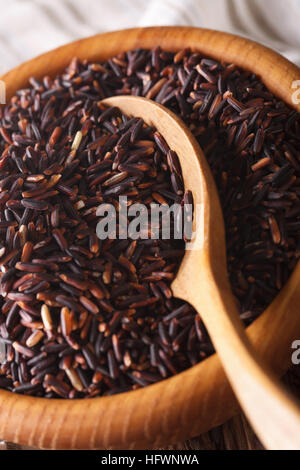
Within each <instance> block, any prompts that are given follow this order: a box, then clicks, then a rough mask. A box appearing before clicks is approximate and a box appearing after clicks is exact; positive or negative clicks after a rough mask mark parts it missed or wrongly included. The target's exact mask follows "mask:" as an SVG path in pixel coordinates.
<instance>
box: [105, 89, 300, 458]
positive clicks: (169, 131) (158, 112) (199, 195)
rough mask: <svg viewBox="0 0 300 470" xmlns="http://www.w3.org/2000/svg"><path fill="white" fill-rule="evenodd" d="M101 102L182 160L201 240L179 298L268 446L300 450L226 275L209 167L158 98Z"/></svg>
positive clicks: (297, 421)
mask: <svg viewBox="0 0 300 470" xmlns="http://www.w3.org/2000/svg"><path fill="white" fill-rule="evenodd" d="M102 103H104V104H106V105H109V106H116V107H118V108H119V109H120V110H121V111H122V113H124V114H126V115H129V116H130V117H131V116H134V117H139V118H142V119H143V120H144V121H145V122H146V124H148V125H151V126H153V127H155V128H156V129H157V130H158V131H159V132H160V133H161V134H162V135H163V137H164V139H165V140H166V142H167V143H168V145H169V147H170V148H171V149H172V150H174V151H175V152H176V153H177V155H178V158H179V161H180V164H181V167H182V173H183V179H184V185H185V190H190V191H191V192H192V193H193V199H194V221H193V226H194V227H193V231H194V239H193V241H192V242H191V243H188V244H187V247H186V248H187V249H186V253H185V256H184V258H183V261H182V264H181V266H180V269H179V271H178V273H177V276H176V278H175V280H174V281H173V283H172V290H173V294H174V295H175V296H176V297H179V298H181V299H183V300H185V301H187V302H189V303H190V304H191V305H192V306H193V307H194V308H195V309H196V310H197V311H198V313H199V314H200V315H201V318H202V321H203V322H204V324H205V326H206V328H207V330H208V332H209V334H210V336H211V339H212V341H213V343H214V346H215V348H216V350H217V352H218V353H219V356H220V359H221V362H222V364H223V367H224V369H225V372H226V374H227V377H228V379H229V381H230V383H231V385H232V387H233V390H234V392H235V394H236V396H237V398H238V400H239V402H240V404H241V406H242V407H243V409H244V411H245V413H246V415H247V417H248V419H249V420H250V422H251V423H252V425H253V427H254V429H255V430H256V433H257V434H258V436H259V437H260V439H261V441H262V442H263V443H264V445H265V446H266V447H267V448H269V449H285V450H288V449H290V450H292V449H300V408H299V407H298V406H297V404H296V402H295V401H294V399H293V398H292V397H291V396H290V395H289V394H288V393H287V392H286V391H285V390H284V388H283V387H282V386H281V384H280V383H279V382H278V381H277V379H276V378H275V376H274V375H273V373H272V372H271V371H270V370H269V368H268V367H267V366H266V365H265V364H264V363H263V361H262V360H261V359H260V358H259V357H258V355H257V354H256V353H255V351H254V349H253V348H252V346H251V344H250V342H249V340H248V338H247V336H246V334H245V331H244V328H243V326H242V323H241V321H240V319H239V313H238V308H237V305H236V301H235V299H234V296H233V294H232V292H231V288H230V285H229V280H228V275H227V270H226V244H225V230H224V222H223V216H222V211H221V206H220V203H219V198H218V194H217V189H216V186H215V184H214V180H213V177H212V175H211V172H210V169H209V166H208V163H207V162H206V160H205V157H204V155H203V152H202V151H201V149H200V147H199V145H198V143H197V141H196V139H195V138H194V136H193V135H192V134H191V132H190V131H189V130H188V129H187V127H186V126H185V125H184V124H183V123H182V121H181V120H180V119H179V118H178V117H177V116H175V115H174V114H173V113H171V112H170V111H169V110H167V109H165V108H164V107H163V106H161V105H159V104H157V103H155V102H154V101H150V100H147V99H145V98H140V97H136V96H116V97H112V98H107V99H105V100H103V101H102Z"/></svg>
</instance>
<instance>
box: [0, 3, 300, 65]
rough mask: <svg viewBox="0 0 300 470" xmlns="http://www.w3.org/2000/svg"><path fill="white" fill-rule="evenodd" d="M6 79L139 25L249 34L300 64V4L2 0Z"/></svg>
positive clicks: (0, 36) (0, 52)
mask: <svg viewBox="0 0 300 470" xmlns="http://www.w3.org/2000/svg"><path fill="white" fill-rule="evenodd" d="M0 12H1V15H0V57H1V62H0V74H2V73H4V72H6V71H7V70H9V69H10V68H12V67H14V66H15V65H17V64H19V63H21V62H23V61H24V60H27V59H29V58H31V57H34V56H36V55H38V54H41V53H42V52H45V51H47V50H49V49H53V48H55V47H57V46H59V45H62V44H64V43H67V42H70V41H72V40H75V39H77V38H81V37H85V36H89V35H92V34H96V33H99V32H103V31H109V30H116V29H121V28H128V27H134V26H151V25H191V26H202V27H206V28H212V29H218V30H222V31H228V32H232V33H237V34H241V35H244V36H246V37H249V38H252V39H255V40H257V41H259V42H262V43H264V44H266V45H269V46H270V47H272V48H274V49H276V50H278V51H280V52H281V53H282V54H284V55H285V56H286V57H288V58H289V59H290V60H292V61H294V62H296V63H298V64H299V65H300V27H299V25H300V0H9V1H8V0H0Z"/></svg>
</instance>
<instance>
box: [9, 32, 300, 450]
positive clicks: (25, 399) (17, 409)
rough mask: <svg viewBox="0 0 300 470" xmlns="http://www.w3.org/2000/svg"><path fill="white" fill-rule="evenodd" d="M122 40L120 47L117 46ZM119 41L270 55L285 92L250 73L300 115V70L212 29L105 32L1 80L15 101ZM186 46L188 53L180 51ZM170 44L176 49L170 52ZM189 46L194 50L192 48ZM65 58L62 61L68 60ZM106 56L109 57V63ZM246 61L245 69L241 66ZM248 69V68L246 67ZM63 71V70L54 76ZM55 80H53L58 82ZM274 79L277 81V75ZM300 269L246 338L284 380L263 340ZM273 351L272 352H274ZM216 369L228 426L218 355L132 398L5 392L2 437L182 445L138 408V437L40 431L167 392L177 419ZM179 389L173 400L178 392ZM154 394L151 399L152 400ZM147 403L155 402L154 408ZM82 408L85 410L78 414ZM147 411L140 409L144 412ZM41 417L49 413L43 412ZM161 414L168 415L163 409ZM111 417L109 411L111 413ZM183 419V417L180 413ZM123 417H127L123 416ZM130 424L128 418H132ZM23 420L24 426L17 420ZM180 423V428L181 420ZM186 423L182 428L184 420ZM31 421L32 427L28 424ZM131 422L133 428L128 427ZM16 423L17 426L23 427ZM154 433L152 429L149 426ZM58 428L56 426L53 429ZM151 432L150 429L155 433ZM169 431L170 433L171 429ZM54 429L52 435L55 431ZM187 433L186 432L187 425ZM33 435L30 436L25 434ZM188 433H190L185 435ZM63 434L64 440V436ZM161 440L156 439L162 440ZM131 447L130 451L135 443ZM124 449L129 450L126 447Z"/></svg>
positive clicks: (193, 428)
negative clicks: (298, 93) (34, 84)
mask: <svg viewBox="0 0 300 470" xmlns="http://www.w3.org/2000/svg"><path fill="white" fill-rule="evenodd" d="M117 38H118V40H117V41H116V39H117ZM120 39H121V40H122V46H121V48H120ZM217 40H218V41H219V43H221V42H222V44H223V47H222V48H220V47H219V49H218V53H216V49H215V48H216V41H217ZM114 41H115V42H117V43H118V45H119V46H118V47H119V52H122V51H125V50H129V49H135V48H137V47H144V48H150V47H154V46H158V45H160V46H161V47H162V49H168V50H172V51H178V50H180V49H182V46H183V44H184V43H185V44H187V43H190V44H191V49H192V50H198V51H200V52H201V53H203V54H204V55H208V56H211V57H214V58H216V59H219V60H220V58H223V59H224V60H225V61H226V62H230V60H227V59H228V58H229V59H230V58H231V57H233V55H234V54H236V51H237V50H239V49H245V48H246V50H247V51H248V54H250V55H251V54H252V55H254V54H255V53H259V54H260V56H262V55H263V56H264V58H265V60H267V61H268V62H269V63H270V64H271V65H272V64H273V65H272V67H273V71H274V74H275V70H276V69H279V68H280V70H281V71H282V73H283V72H284V73H285V78H284V80H283V81H282V83H281V84H280V87H279V88H276V86H275V85H274V77H272V76H269V77H262V75H261V73H260V72H261V69H260V67H261V64H260V63H259V62H258V63H257V65H255V67H254V69H255V70H253V68H252V67H251V70H253V71H254V72H255V73H257V74H258V75H259V76H260V78H261V79H262V81H263V82H264V83H265V84H266V85H267V87H268V88H269V89H271V91H273V92H274V93H275V94H276V95H277V96H278V97H279V98H281V99H283V98H284V101H285V102H287V103H288V104H289V105H291V106H293V107H294V108H295V109H296V110H298V111H300V105H295V104H293V102H292V101H291V98H289V97H288V96H287V95H286V92H287V89H288V86H289V84H291V83H292V82H291V80H296V79H297V78H299V77H300V69H299V68H298V67H296V66H295V65H294V64H292V63H291V62H289V61H288V60H287V59H285V58H283V57H282V56H281V55H280V54H278V53H277V52H275V51H272V50H271V49H269V48H266V47H265V46H262V45H260V44H258V43H256V42H254V41H251V40H248V39H245V38H242V37H240V36H236V35H232V34H228V33H222V32H218V31H213V30H207V29H202V28H191V27H177V26H174V27H149V28H130V29H125V30H119V31H113V32H108V33H103V34H97V35H95V36H92V37H89V38H84V39H80V40H77V41H74V42H72V43H69V44H66V45H63V46H60V47H58V48H56V49H54V50H51V51H49V52H46V53H44V54H41V55H39V56H38V57H36V58H33V59H31V60H29V61H26V62H24V63H23V64H21V65H19V66H17V67H15V68H14V69H12V70H11V71H9V72H7V73H6V74H4V75H3V76H2V77H1V79H2V80H3V81H4V82H5V83H6V86H7V92H8V99H10V97H11V96H12V94H13V93H14V91H16V90H17V89H20V88H21V87H20V83H24V84H25V81H24V80H25V79H26V78H27V79H28V78H29V77H30V76H31V75H37V76H38V74H35V73H34V72H36V71H38V70H39V67H40V66H41V64H44V67H45V66H47V67H48V70H52V71H53V73H54V74H55V73H56V71H58V70H60V71H62V70H63V68H64V65H62V64H68V63H69V62H70V60H71V59H72V56H73V55H74V52H76V54H75V55H77V56H78V57H79V58H83V57H82V54H83V52H84V51H85V52H86V50H87V49H86V47H87V46H89V45H90V46H91V50H90V53H89V54H88V55H89V59H88V60H91V61H92V60H97V59H96V56H97V55H98V60H100V61H102V60H106V58H107V57H112V56H113V55H114V54H113V52H114V51H115V50H116V45H115V44H113V45H112V46H111V48H110V49H109V51H110V52H109V53H108V52H107V51H106V52H105V53H103V50H101V44H104V43H106V44H108V43H109V42H112V43H113V42H114ZM179 44H181V45H182V46H181V47H179ZM128 45H131V47H128ZM170 45H171V46H170ZM185 47H187V46H185ZM62 56H63V57H62ZM103 57H104V58H103ZM56 58H58V59H59V61H58V64H57V63H56V64H52V67H51V62H55V61H54V59H56ZM237 62H239V63H237ZM235 63H236V64H237V65H238V66H239V67H242V68H244V69H245V68H246V69H247V64H246V59H245V58H244V59H242V58H240V59H237V60H235ZM247 63H248V62H247ZM55 70H56V71H55ZM40 72H41V74H40V75H44V74H45V68H44V70H43V71H40ZM53 73H51V74H50V75H53ZM271 75H272V74H271ZM274 87H275V88H276V91H274ZM298 271H299V269H298V268H296V269H295V271H294V272H293V274H292V276H291V278H290V280H289V281H288V284H286V285H285V286H284V288H283V289H282V290H281V292H280V293H279V295H278V296H277V297H276V299H275V300H274V301H273V303H272V304H271V306H270V307H268V308H267V309H266V310H265V312H263V313H262V314H261V315H260V317H259V318H258V319H256V320H255V321H254V322H253V323H252V325H251V326H250V327H248V328H247V334H248V335H249V336H250V339H251V341H252V342H253V344H254V345H255V347H257V348H258V349H259V350H260V351H261V352H262V353H265V357H266V358H267V360H268V362H269V363H270V365H271V366H272V367H273V368H275V369H276V370H277V372H280V373H282V372H283V371H284V369H285V368H286V362H287V357H286V355H285V354H281V355H280V357H278V356H277V355H276V354H275V348H272V349H271V350H268V349H267V348H266V346H265V345H261V342H260V339H261V336H260V335H261V333H262V331H263V330H264V328H266V325H269V318H271V315H274V312H273V310H274V309H273V307H272V306H273V304H274V303H275V305H276V300H277V298H278V297H279V296H280V295H281V296H282V295H284V293H286V292H287V288H288V286H289V285H290V284H293V283H295V278H296V276H297V273H298ZM269 346H270V345H269ZM212 368H213V369H214V370H215V372H216V373H217V374H219V378H216V379H215V380H216V381H217V382H216V383H218V385H219V386H220V387H221V397H223V399H224V397H227V400H228V408H227V410H224V412H223V413H221V415H218V416H215V417H213V418H212V419H211V423H210V425H211V426H214V425H217V424H220V423H221V422H224V420H226V419H228V418H229V417H230V416H232V414H233V413H234V412H235V411H236V410H237V404H236V401H235V399H234V398H233V394H232V392H231V389H230V387H229V385H228V382H227V379H226V378H225V375H224V373H223V370H222V368H221V366H220V362H219V359H218V356H217V354H213V355H212V356H210V357H209V358H207V359H205V360H203V361H202V362H200V363H199V364H197V365H196V366H193V367H191V368H189V369H187V370H185V371H183V372H181V373H179V374H177V375H176V376H173V377H170V378H168V379H165V380H162V381H160V382H158V383H156V384H153V385H149V386H148V387H146V388H141V389H138V390H135V391H129V392H124V393H122V394H117V395H113V396H105V397H98V398H93V399H75V400H66V399H51V400H50V399H47V398H40V397H30V396H26V395H18V394H14V393H12V392H9V391H6V390H2V389H1V390H0V412H1V414H0V435H1V432H2V437H3V438H5V439H7V440H13V441H14V442H19V443H21V444H27V445H35V446H40V447H47V448H49V447H52V448H55V447H56V448H64V446H65V445H67V447H68V448H70V447H72V448H87V447H88V448H95V446H96V447H97V448H98V446H99V445H100V447H102V446H104V447H109V446H113V447H114V448H116V447H118V446H119V445H120V444H119V443H120V442H121V443H122V445H125V443H126V444H127V445H128V446H129V445H130V446H133V447H140V446H141V445H144V443H149V442H153V443H155V442H156V443H161V442H163V441H164V439H166V438H170V440H179V439H180V438H181V437H182V433H181V432H180V430H172V429H170V428H168V426H167V425H166V429H165V430H162V435H163V436H164V437H163V438H161V437H160V438H159V440H157V439H156V438H155V436H152V433H151V431H149V430H148V432H145V430H144V423H143V420H142V419H140V418H144V420H146V421H147V419H148V418H149V416H148V410H147V409H145V410H144V412H143V411H142V410H141V409H139V416H140V418H139V420H137V422H136V426H137V428H136V429H135V437H134V436H133V434H132V433H131V432H130V430H128V426H127V428H126V431H124V430H123V431H122V432H117V431H116V428H117V426H122V421H121V420H119V421H118V422H117V424H115V425H114V426H111V425H109V428H111V427H112V428H113V429H112V430H109V431H107V433H104V434H105V435H104V436H101V437H98V436H97V435H96V434H97V432H99V431H100V432H102V431H103V432H104V430H105V428H104V427H102V428H101V426H100V427H99V426H97V432H96V431H95V430H94V429H93V427H92V423H91V422H90V421H89V423H87V424H86V426H87V430H88V431H90V433H91V434H92V437H91V436H88V434H89V433H88V431H87V430H86V434H85V437H84V436H80V429H77V435H76V438H75V437H74V436H73V437H72V439H70V436H68V437H66V436H67V435H68V432H69V431H70V429H69V427H68V429H67V428H65V429H64V431H63V432H62V433H59V431H58V434H57V433H56V435H55V436H54V437H49V436H48V435H47V432H46V431H44V434H43V435H37V432H38V431H37V430H39V419H41V416H42V417H43V418H42V419H43V420H44V421H48V423H49V422H50V421H53V420H54V421H55V420H56V421H55V422H56V424H57V423H58V421H59V420H58V421H57V418H56V413H57V414H61V416H63V417H65V419H66V416H67V415H69V414H70V415H72V417H73V418H74V417H77V418H78V417H79V415H80V414H82V415H86V414H88V413H89V412H90V411H93V413H99V410H100V412H101V413H102V414H103V416H104V419H105V409H106V408H107V409H109V410H116V409H117V407H120V405H124V406H127V405H129V402H132V401H134V402H136V403H138V402H140V403H144V402H147V400H149V402H151V400H152V401H154V402H156V403H157V400H159V397H160V396H164V395H166V393H167V392H166V391H167V390H169V394H170V396H171V395H172V396H173V398H174V402H173V403H172V406H171V411H170V413H169V414H170V416H171V414H172V413H175V407H176V406H183V405H184V401H185V399H186V396H187V395H186V392H187V385H186V387H185V395H184V397H183V395H182V394H181V395H180V394H178V397H177V399H176V396H175V395H174V392H173V390H175V389H177V388H178V387H180V386H181V384H182V383H184V382H186V383H187V384H189V385H190V386H192V384H195V383H198V384H199V379H197V375H198V374H199V375H200V374H201V373H202V374H203V373H207V374H209V371H210V370H211V369H212ZM171 390H172V393H171ZM191 393H192V395H191V396H190V398H191V402H192V405H191V406H196V404H197V394H196V395H195V391H191ZM145 395H147V397H148V398H147V400H144V396H145ZM150 395H151V397H150ZM147 403H148V402H147ZM28 408H30V410H31V413H32V414H31V417H32V419H33V421H34V420H35V426H36V428H35V430H32V431H31V432H29V433H28V431H29V429H30V426H29V427H28V424H26V423H25V421H26V418H25V411H26V410H28ZM79 408H80V410H79ZM140 408H141V407H140ZM41 410H42V413H41ZM130 410H131V411H130V413H131V414H132V413H133V412H134V411H133V410H132V407H131V408H130ZM160 411H161V412H162V411H163V410H160ZM12 414H13V415H14V417H15V418H14V419H10V420H9V417H11V416H12ZM107 414H109V412H107ZM175 414H176V413H175ZM191 416H193V414H192V413H191V412H189V417H191ZM123 418H124V415H123ZM61 419H62V418H60V421H59V426H60V427H61V429H62V428H63V422H62V421H61ZM128 419H129V418H128ZM181 419H182V418H181V416H180V414H178V413H177V415H176V418H174V417H173V418H171V417H169V421H170V422H172V420H175V421H174V422H176V423H178V422H179V421H180V420H181ZM18 420H19V421H18ZM176 420H177V421H176ZM178 420H179V421H178ZM27 421H28V420H27ZM80 422H81V425H83V423H82V420H81V421H80ZM128 422H129V421H128ZM166 422H168V418H166ZM16 423H18V424H17V425H16ZM68 426H70V423H69V424H68ZM149 426H150V425H149ZM189 426H190V435H195V434H197V433H198V431H199V429H200V430H201V423H199V419H198V421H197V419H195V425H194V424H192V423H189ZM50 427H51V426H50ZM150 427H151V426H150ZM159 427H160V426H159V423H158V421H157V423H156V428H155V429H156V430H157V429H158V428H159ZM167 428H168V429H167ZM49 429H50V428H49ZM185 429H186V425H185ZM24 430H25V431H26V432H25V431H24ZM139 431H140V434H141V438H140V439H138V438H137V437H136V434H138V432H139ZM185 432H186V431H185ZM62 434H64V435H62ZM133 437H134V439H133V441H130V439H131V438H133ZM155 439H156V440H155ZM129 443H130V444H129ZM121 448H122V447H121Z"/></svg>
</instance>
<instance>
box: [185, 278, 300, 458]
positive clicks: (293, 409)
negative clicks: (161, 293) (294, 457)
mask: <svg viewBox="0 0 300 470" xmlns="http://www.w3.org/2000/svg"><path fill="white" fill-rule="evenodd" d="M218 281H219V280H218ZM220 282H221V284H220V283H219V282H218V283H217V285H216V283H215V282H214V281H213V276H212V277H211V278H208V279H207V280H205V279H204V280H201V287H200V288H199V289H198V291H197V292H198V293H197V294H196V293H195V292H193V296H192V297H193V302H192V303H193V305H194V306H195V307H196V309H197V310H198V312H199V313H200V315H201V317H202V319H203V321H204V323H205V325H206V327H207V329H208V332H209V334H210V336H211V338H212V341H213V343H214V345H215V348H216V350H217V351H218V353H219V356H220V359H221V362H222V364H223V367H224V369H225V371H226V374H227V377H228V379H229V381H230V383H231V386H232V388H233V390H234V392H235V394H236V396H237V398H238V400H239V402H240V404H241V406H242V407H243V409H244V411H245V413H246V415H247V417H248V419H249V421H250V422H251V424H252V426H253V428H254V429H255V431H256V433H257V435H258V437H259V438H260V439H261V441H262V442H263V444H264V445H265V447H266V448H268V449H273V450H296V449H297V450H300V407H299V405H298V403H296V400H295V399H294V398H293V397H292V396H291V395H290V394H289V393H288V392H287V390H285V388H284V387H283V386H282V385H281V383H280V382H279V381H278V380H277V378H276V377H275V375H274V374H273V373H272V372H271V371H270V370H269V368H268V367H267V366H265V364H264V363H263V361H262V360H261V359H260V358H259V357H258V356H257V354H256V353H255V351H254V349H253V347H252V345H251V344H250V342H249V340H248V338H247V336H246V334H245V331H244V328H243V326H242V323H241V321H240V319H239V314H238V310H237V306H236V302H235V299H234V297H233V295H232V294H231V291H230V289H229V286H228V285H227V284H228V282H227V280H225V281H224V278H223V281H222V280H221V279H220ZM222 284H223V285H222ZM198 287H199V285H198ZM197 307H198V308H197Z"/></svg>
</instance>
